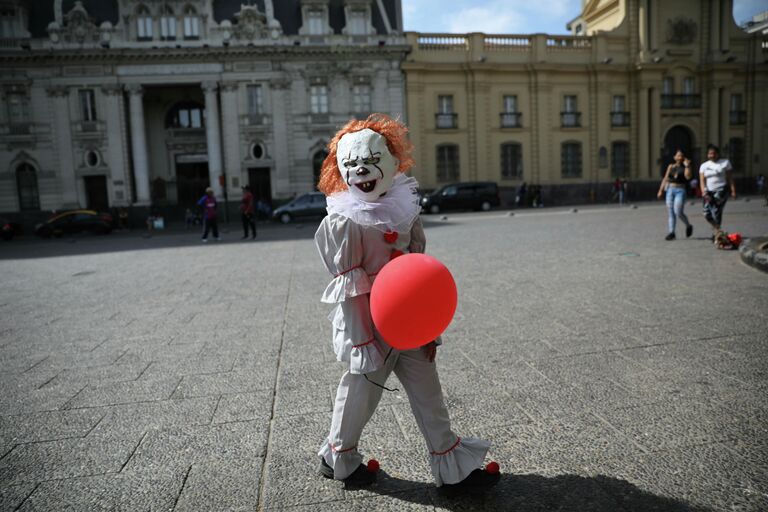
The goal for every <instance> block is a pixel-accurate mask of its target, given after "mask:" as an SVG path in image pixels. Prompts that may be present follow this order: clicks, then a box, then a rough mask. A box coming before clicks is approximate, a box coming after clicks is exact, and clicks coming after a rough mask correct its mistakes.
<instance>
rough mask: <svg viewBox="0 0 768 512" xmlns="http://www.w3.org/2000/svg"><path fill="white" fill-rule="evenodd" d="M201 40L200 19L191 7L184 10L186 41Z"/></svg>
mask: <svg viewBox="0 0 768 512" xmlns="http://www.w3.org/2000/svg"><path fill="white" fill-rule="evenodd" d="M199 38H200V17H199V16H198V15H197V11H196V10H195V8H194V7H192V6H191V5H188V6H187V7H185V8H184V39H199Z"/></svg>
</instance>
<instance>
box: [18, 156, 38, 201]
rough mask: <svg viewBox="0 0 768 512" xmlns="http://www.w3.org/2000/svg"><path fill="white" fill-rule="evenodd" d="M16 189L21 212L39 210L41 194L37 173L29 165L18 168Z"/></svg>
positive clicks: (21, 165) (24, 164) (25, 164)
mask: <svg viewBox="0 0 768 512" xmlns="http://www.w3.org/2000/svg"><path fill="white" fill-rule="evenodd" d="M16 187H17V189H18V192H19V209H20V210H22V211H23V210H39V209H40V194H39V192H38V190H37V172H35V168H34V167H32V166H31V165H29V164H28V163H23V164H20V165H19V166H18V167H16Z"/></svg>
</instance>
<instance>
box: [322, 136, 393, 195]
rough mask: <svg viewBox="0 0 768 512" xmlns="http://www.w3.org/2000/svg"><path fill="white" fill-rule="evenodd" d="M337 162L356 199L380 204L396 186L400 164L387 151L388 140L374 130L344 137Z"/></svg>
mask: <svg viewBox="0 0 768 512" xmlns="http://www.w3.org/2000/svg"><path fill="white" fill-rule="evenodd" d="M336 162H337V163H338V165H339V172H340V173H341V177H342V179H343V180H344V182H345V183H346V184H347V186H348V187H349V191H350V192H351V193H352V195H353V196H355V197H357V198H358V199H362V200H363V201H376V200H377V199H378V198H379V197H381V196H382V195H384V194H385V193H386V192H387V190H389V188H390V187H391V186H392V181H393V180H394V179H395V174H396V173H397V167H398V165H399V162H398V160H397V159H396V158H395V157H394V156H392V153H390V152H389V149H388V148H387V139H386V138H385V137H384V136H383V135H381V134H380V133H377V132H375V131H373V130H371V129H370V128H366V129H364V130H360V131H358V132H352V133H348V134H346V135H344V136H343V137H342V138H341V139H340V140H339V144H338V147H337V152H336Z"/></svg>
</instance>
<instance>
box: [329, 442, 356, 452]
mask: <svg viewBox="0 0 768 512" xmlns="http://www.w3.org/2000/svg"><path fill="white" fill-rule="evenodd" d="M328 446H330V447H331V451H332V452H333V453H344V452H349V451H352V450H355V449H357V445H355V446H353V447H352V448H344V449H343V450H339V449H338V448H336V447H335V446H333V443H331V442H328Z"/></svg>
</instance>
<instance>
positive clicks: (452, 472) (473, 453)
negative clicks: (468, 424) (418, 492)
mask: <svg viewBox="0 0 768 512" xmlns="http://www.w3.org/2000/svg"><path fill="white" fill-rule="evenodd" d="M490 447H491V443H489V442H488V441H483V440H482V439H475V438H474V437H463V438H462V437H460V438H458V440H457V441H456V444H454V445H453V446H452V447H450V448H449V449H448V450H446V451H444V452H432V453H431V454H430V461H429V464H430V466H431V467H432V475H433V476H434V477H435V483H436V484H437V486H438V487H440V486H441V485H443V484H457V483H459V482H461V481H462V480H464V479H465V478H467V477H468V476H469V474H470V473H471V472H472V471H474V470H476V469H479V468H482V467H483V462H484V461H485V454H486V453H488V449H489V448H490Z"/></svg>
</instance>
